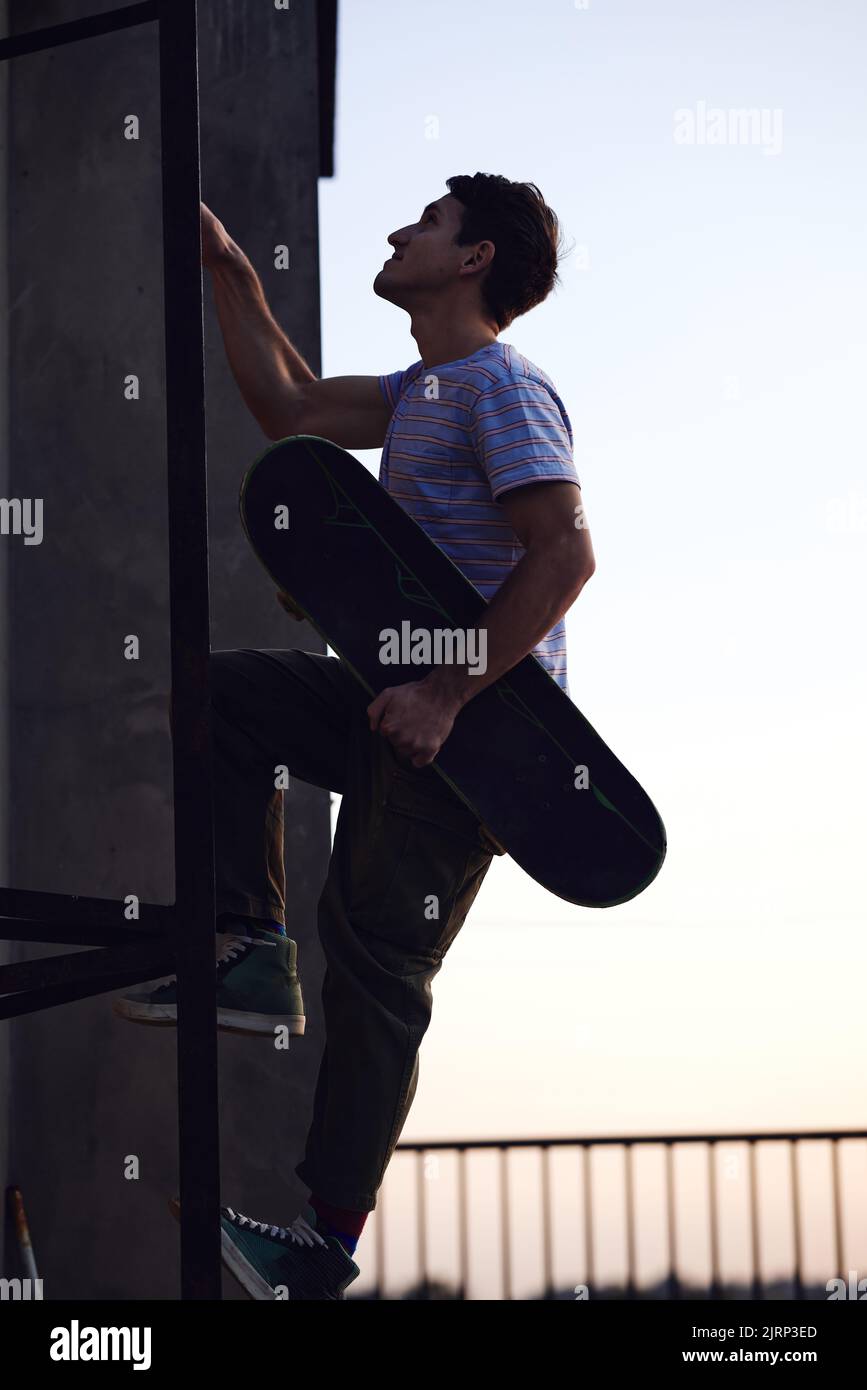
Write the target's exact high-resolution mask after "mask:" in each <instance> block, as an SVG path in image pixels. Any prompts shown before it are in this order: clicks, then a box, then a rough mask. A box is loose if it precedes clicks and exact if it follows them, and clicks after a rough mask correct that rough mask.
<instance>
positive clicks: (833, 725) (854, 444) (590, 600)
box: [320, 0, 867, 1267]
mask: <svg viewBox="0 0 867 1390" xmlns="http://www.w3.org/2000/svg"><path fill="white" fill-rule="evenodd" d="M865 39H867V11H865V8H864V6H863V4H861V3H860V0H830V3H827V4H825V5H821V6H819V5H815V4H812V3H806V0H785V3H783V0H761V3H757V0H729V3H727V4H725V5H718V4H715V3H710V0H667V3H665V4H662V5H653V6H650V5H647V4H645V3H643V0H591V3H590V5H589V6H587V7H584V6H575V5H574V4H573V3H571V0H537V3H536V4H535V5H532V6H531V5H527V4H525V3H520V0H497V3H496V4H493V3H488V4H479V5H475V6H467V5H464V4H463V3H459V2H458V0H442V2H441V3H440V4H437V5H435V6H424V5H417V6H407V5H406V4H404V3H397V0H342V3H341V6H340V39H339V57H338V113H337V148H336V160H337V170H336V177H335V178H334V179H333V180H325V181H322V182H321V184H320V211H321V234H322V240H321V249H322V287H323V296H324V299H323V303H324V319H323V335H324V336H323V341H324V373H325V375H329V376H330V375H336V374H340V373H343V372H371V373H374V372H384V371H394V370H396V369H397V368H399V367H404V366H407V365H409V363H410V362H412V361H414V360H415V359H416V358H417V357H418V355H419V354H418V351H417V349H416V344H415V342H414V341H413V339H412V338H411V337H410V334H409V320H408V318H407V317H406V315H404V314H403V313H402V312H401V311H400V310H398V309H396V308H395V307H394V306H392V305H390V304H387V303H385V302H384V301H381V300H379V299H377V298H376V297H375V296H374V295H373V294H372V291H371V288H370V287H371V282H372V279H373V276H374V275H375V273H376V271H377V269H378V267H379V266H380V264H381V263H382V259H383V256H384V255H386V254H388V247H387V245H386V240H385V239H386V236H387V234H388V233H389V232H390V231H392V230H394V229H395V228H397V227H400V226H403V225H405V224H406V223H407V222H410V221H413V220H415V219H416V218H417V216H418V215H419V213H420V212H421V209H422V207H423V206H424V204H425V203H427V202H428V201H431V200H433V199H435V198H437V197H439V196H441V195H442V194H443V193H445V192H446V189H445V179H446V178H447V177H448V176H449V175H451V174H457V173H472V172H475V171H476V170H477V169H480V170H484V171H486V172H494V173H503V174H506V175H507V176H508V177H510V178H515V179H528V180H532V181H534V182H536V183H537V184H538V185H539V186H540V188H541V189H542V192H543V194H544V195H545V197H546V199H547V201H548V202H549V203H550V204H551V206H552V207H553V208H554V209H555V210H556V211H557V213H558V214H559V216H560V218H561V220H562V222H563V224H564V228H565V231H566V234H567V237H568V239H569V240H570V242H572V243H574V246H575V250H574V251H573V252H572V255H571V257H569V258H568V259H567V260H566V261H565V262H564V264H563V268H562V281H563V283H562V288H561V289H560V290H559V291H558V292H557V293H556V294H555V295H553V296H552V297H551V298H550V299H549V301H548V302H546V303H545V304H544V305H542V306H541V307H540V308H537V309H535V310H533V311H532V312H531V313H530V314H529V315H528V316H526V317H524V318H521V319H518V320H516V322H515V323H514V324H513V325H512V326H511V328H509V329H508V330H507V331H506V332H505V333H504V334H503V335H502V336H503V339H504V340H505V341H508V342H510V343H512V344H514V346H515V347H517V348H518V349H519V351H521V352H522V353H524V355H525V356H527V357H529V358H530V359H531V361H533V362H535V363H536V364H537V365H539V366H540V367H541V368H542V369H543V370H544V371H546V372H547V373H548V374H549V375H550V376H551V377H552V378H553V380H554V382H555V384H556V385H557V388H558V390H559V392H560V394H561V395H562V397H563V398H564V400H565V403H566V406H567V409H568V411H569V413H570V416H571V420H572V425H573V429H574V433H575V446H576V447H575V452H576V460H577V464H578V470H579V474H580V476H581V480H582V484H583V490H584V501H585V506H586V508H587V513H588V517H589V522H590V528H591V533H592V536H593V543H594V547H595V551H596V556H597V571H596V574H595V576H594V577H593V579H592V580H591V582H590V584H589V585H588V587H587V589H586V590H585V592H584V593H583V594H582V595H581V597H580V598H579V600H578V602H577V603H576V604H575V606H574V608H573V609H572V611H571V612H570V614H569V616H568V618H567V632H568V643H569V671H570V683H571V689H572V697H573V699H574V701H575V703H576V704H577V705H578V706H579V707H580V708H581V710H582V711H583V712H584V713H585V714H586V716H587V717H588V718H589V719H590V721H591V723H593V724H594V725H595V727H596V728H597V729H598V730H599V732H600V733H601V734H602V736H603V737H604V738H605V739H606V740H607V742H608V743H609V744H610V745H611V747H612V748H613V749H614V750H615V751H616V752H617V754H618V755H619V756H620V757H621V758H622V760H623V761H624V762H625V763H626V764H627V766H628V767H629V768H630V769H631V770H632V771H633V772H634V773H635V775H636V776H637V777H638V778H639V780H640V781H641V782H642V783H643V785H644V786H645V787H646V788H647V790H648V791H649V793H650V795H651V796H652V798H653V800H654V801H655V803H656V805H657V806H658V808H659V810H660V812H661V814H662V817H663V819H664V821H665V823H666V827H667V830H668V837H669V852H668V859H667V862H666V864H665V865H664V866H663V869H662V872H661V874H660V875H659V877H658V878H657V880H656V881H655V882H654V883H653V884H652V885H651V887H650V888H649V889H648V890H647V891H646V892H645V893H644V894H643V895H642V896H641V897H639V898H637V899H635V900H634V901H633V902H631V903H629V904H626V905H624V906H622V907H618V908H610V909H606V910H604V911H591V910H587V909H582V908H577V907H574V906H572V905H570V904H568V903H565V902H562V901H560V900H558V899H557V898H555V897H553V896H551V895H550V894H548V893H546V892H545V891H544V890H543V889H542V888H540V887H539V886H538V885H537V884H535V883H533V882H532V881H531V880H530V879H529V878H527V877H526V876H525V875H524V874H523V873H522V872H521V871H520V870H519V869H518V868H517V867H516V866H515V865H514V864H512V863H511V862H509V861H506V862H502V861H495V862H494V865H493V867H492V869H491V871H490V873H489V876H488V880H487V882H486V884H485V886H484V887H483V889H482V892H481V895H480V897H479V900H478V902H477V903H476V905H475V907H474V909H473V911H472V912H471V914H470V916H469V918H468V920H467V922H466V924H465V926H464V927H463V929H462V932H461V934H460V936H459V937H458V939H457V941H456V943H455V945H454V946H453V947H452V949H451V952H450V953H449V955H448V957H447V958H446V961H445V963H444V966H443V969H442V971H441V973H440V975H439V977H438V979H437V981H436V983H435V985H434V996H435V1006H434V1016H433V1023H432V1026H431V1029H430V1032H429V1033H428V1036H427V1038H426V1039H425V1041H424V1044H423V1047H422V1053H421V1081H420V1084H419V1090H418V1094H417V1097H416V1101H415V1106H414V1108H413V1110H412V1112H411V1114H410V1117H409V1121H408V1123H407V1127H406V1129H405V1131H404V1138H407V1139H410V1138H413V1139H423V1138H458V1137H460V1138H468V1137H471V1136H488V1137H509V1136H523V1135H546V1134H557V1135H577V1134H597V1133H598V1134H605V1133H636V1132H638V1133H649V1134H652V1133H654V1132H660V1131H663V1132H664V1131H671V1130H675V1131H681V1132H690V1131H696V1130H702V1129H715V1130H720V1129H722V1130H725V1129H743V1128H755V1129H773V1128H786V1127H795V1128H805V1129H806V1128H814V1127H820V1126H828V1127H835V1126H840V1127H843V1126H851V1127H856V1126H863V1125H864V1124H865V1122H867V1094H865V1085H864V1064H863V1053H864V1049H863V1000H864V980H865V975H867V933H865V907H864V886H863V862H864V852H863V843H864V838H865V815H864V799H863V788H864V777H865V766H867V759H865V751H867V750H865V735H864V708H865V695H867V671H865V658H864V639H863V618H862V613H861V610H862V607H863V597H862V596H863V593H864V581H865V577H867V573H865V571H867V564H865V550H867V487H865V482H864V460H865V423H864V412H863V406H862V400H863V392H864V380H865V375H867V351H865V324H867V295H865V273H864V245H865V230H867V228H865V223H867V216H865V214H867V194H865V183H864V178H863V170H864V167H865V148H864V147H865V130H867V124H865V116H867V92H865V86H864V82H863V71H864V60H865V48H867V44H865ZM714 109H717V110H719V111H722V112H723V113H724V117H723V121H724V124H723V125H722V127H720V125H719V120H720V118H719V117H716V118H715V117H714V116H713V111H714ZM738 109H747V110H752V109H755V110H756V111H757V112H760V113H764V115H763V116H762V117H761V118H760V119H759V118H757V124H756V126H755V128H754V130H755V134H754V135H753V136H752V142H751V143H750V142H746V143H745V142H744V141H743V140H741V141H740V143H734V142H733V140H734V136H736V135H737V127H736V125H732V124H731V123H730V121H729V117H728V114H727V113H729V112H730V111H737V110H738ZM684 112H687V113H691V114H690V115H689V116H684V115H683V113H684ZM678 113H680V114H678ZM432 118H433V119H432ZM689 120H692V121H693V123H694V126H693V128H694V129H695V130H696V131H697V132H699V134H697V135H696V140H695V142H694V143H692V144H685V143H679V142H678V141H677V140H676V139H675V130H676V127H677V126H678V125H679V126H680V129H681V130H683V129H684V128H686V129H687V130H688V128H689V127H688V121H689ZM713 120H716V121H717V126H716V130H717V131H719V130H720V129H722V133H723V135H724V136H726V137H728V136H729V135H730V134H731V137H732V138H730V139H729V142H728V143H721V141H720V140H719V139H717V142H716V143H711V140H712V139H713V138H714V136H713V132H712V131H711V134H710V135H708V133H707V132H708V130H709V129H710V127H709V125H708V122H713ZM703 122H704V125H703V126H702V123H703ZM751 129H752V128H751ZM702 130H703V131H704V134H705V140H704V141H703V142H702V143H699V136H700V133H701V131H702ZM432 136H433V137H434V138H431V137H432ZM364 459H365V462H366V463H367V464H368V465H369V466H370V467H374V468H375V467H376V466H377V464H378V455H377V454H373V453H368V454H366V455H364ZM392 1181H393V1182H396V1181H397V1178H396V1175H395V1174H393V1176H392ZM863 1234H864V1233H863V1232H862V1235H863ZM862 1244H863V1242H862ZM820 1267H821V1262H820Z"/></svg>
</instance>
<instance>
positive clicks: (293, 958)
mask: <svg viewBox="0 0 867 1390" xmlns="http://www.w3.org/2000/svg"><path fill="white" fill-rule="evenodd" d="M254 930H255V933H256V934H255V935H254V936H253V937H242V936H230V937H229V938H228V939H227V940H226V942H225V944H224V945H223V946H222V948H221V949H220V950H219V951H218V954H217V1027H218V1028H221V1029H222V1030H223V1031H224V1032H227V1033H253V1034H268V1035H270V1036H271V1037H273V1035H274V1029H275V1028H278V1027H285V1028H286V1029H287V1031H288V1032H289V1034H290V1036H294V1037H301V1035H302V1034H303V1032H304V1023H305V1018H304V1001H303V999H302V996H301V984H300V982H299V979H298V971H297V968H296V962H297V957H298V948H297V946H296V944H295V942H294V941H290V940H289V938H288V937H285V936H278V935H277V933H276V932H268V931H265V930H259V929H254ZM177 986H178V981H177V976H176V975H173V976H172V978H171V979H170V980H166V981H164V982H163V983H162V984H160V985H157V986H156V988H154V989H150V990H148V989H145V990H135V991H133V992H132V993H130V994H124V995H123V996H122V997H121V998H120V999H116V1000H115V1002H114V1012H115V1013H116V1014H117V1015H118V1017H119V1018H125V1019H128V1020H129V1022H130V1023H150V1024H157V1025H158V1026H159V1025H161V1026H162V1027H172V1026H173V1025H175V1024H177V1021H178V999H177Z"/></svg>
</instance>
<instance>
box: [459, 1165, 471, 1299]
mask: <svg viewBox="0 0 867 1390" xmlns="http://www.w3.org/2000/svg"><path fill="white" fill-rule="evenodd" d="M458 1251H459V1255H458V1258H459V1260H460V1271H461V1287H460V1295H461V1298H462V1299H468V1298H469V1292H470V1237H469V1219H468V1215H467V1154H466V1150H465V1149H458Z"/></svg>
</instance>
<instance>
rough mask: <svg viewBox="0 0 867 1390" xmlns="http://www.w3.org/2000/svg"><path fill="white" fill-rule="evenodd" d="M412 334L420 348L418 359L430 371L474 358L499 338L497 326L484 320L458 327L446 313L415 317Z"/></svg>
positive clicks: (417, 314)
mask: <svg viewBox="0 0 867 1390" xmlns="http://www.w3.org/2000/svg"><path fill="white" fill-rule="evenodd" d="M411 332H412V336H413V337H414V338H415V341H416V344H417V346H418V355H419V357H420V358H421V360H422V362H423V364H424V366H425V367H426V368H427V367H441V366H443V365H444V364H445V363H446V362H458V361H460V360H461V359H462V358H464V357H471V356H472V354H473V353H474V352H478V351H479V349H480V348H483V347H489V346H490V344H491V343H495V342H496V341H497V337H498V334H497V331H496V329H495V328H494V327H493V325H492V324H490V323H486V322H485V321H484V319H472V320H469V321H468V322H466V323H455V322H454V321H452V322H448V320H447V318H445V317H444V315H443V314H442V313H438V314H437V315H436V316H435V317H434V316H433V315H431V316H428V315H425V314H421V313H416V314H413V318H412V329H411Z"/></svg>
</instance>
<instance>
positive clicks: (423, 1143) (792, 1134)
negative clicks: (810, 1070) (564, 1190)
mask: <svg viewBox="0 0 867 1390" xmlns="http://www.w3.org/2000/svg"><path fill="white" fill-rule="evenodd" d="M752 1139H754V1140H757V1141H761V1142H763V1143H764V1142H766V1141H767V1142H769V1143H770V1142H778V1141H784V1140H790V1141H800V1140H813V1139H867V1129H798V1130H748V1131H743V1132H740V1131H731V1132H730V1133H728V1134H725V1133H721V1134H703V1133H702V1134H602V1135H586V1134H578V1135H556V1136H553V1135H547V1134H543V1135H537V1136H536V1137H535V1138H532V1139H527V1138H523V1139H473V1140H466V1139H424V1140H406V1141H404V1142H403V1143H400V1144H398V1145H397V1148H398V1149H402V1150H403V1151H404V1152H409V1151H410V1150H412V1149H424V1150H426V1151H428V1150H436V1149H440V1150H442V1149H458V1148H465V1149H479V1150H481V1149H503V1148H507V1149H538V1147H539V1145H540V1144H545V1145H546V1146H547V1147H548V1148H551V1149H556V1148H571V1149H574V1148H575V1147H576V1145H579V1144H592V1145H593V1147H594V1148H597V1147H602V1146H603V1145H610V1144H618V1145H620V1146H621V1147H622V1146H623V1145H624V1144H744V1143H748V1142H749V1141H750V1140H752Z"/></svg>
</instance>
